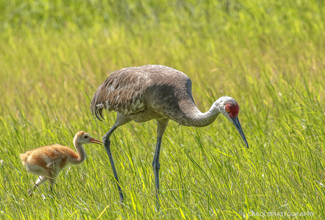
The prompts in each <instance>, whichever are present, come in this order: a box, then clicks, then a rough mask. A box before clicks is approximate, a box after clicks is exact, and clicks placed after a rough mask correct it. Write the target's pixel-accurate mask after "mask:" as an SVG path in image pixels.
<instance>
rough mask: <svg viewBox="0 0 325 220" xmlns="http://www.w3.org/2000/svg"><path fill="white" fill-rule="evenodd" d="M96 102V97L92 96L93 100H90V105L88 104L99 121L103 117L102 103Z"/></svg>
mask: <svg viewBox="0 0 325 220" xmlns="http://www.w3.org/2000/svg"><path fill="white" fill-rule="evenodd" d="M96 102H97V100H96V98H93V100H92V101H91V105H90V109H91V113H92V114H93V115H94V116H96V118H97V119H98V120H99V121H102V120H104V117H103V109H104V105H103V104H97V103H96Z"/></svg>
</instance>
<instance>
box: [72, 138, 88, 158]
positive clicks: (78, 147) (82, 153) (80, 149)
mask: <svg viewBox="0 0 325 220" xmlns="http://www.w3.org/2000/svg"><path fill="white" fill-rule="evenodd" d="M73 144H74V147H75V148H76V150H77V152H78V157H77V158H74V159H72V160H71V161H70V163H72V164H80V163H82V162H84V161H85V159H86V156H87V155H86V151H85V148H83V146H82V144H80V143H78V142H77V138H76V137H75V138H74V139H73Z"/></svg>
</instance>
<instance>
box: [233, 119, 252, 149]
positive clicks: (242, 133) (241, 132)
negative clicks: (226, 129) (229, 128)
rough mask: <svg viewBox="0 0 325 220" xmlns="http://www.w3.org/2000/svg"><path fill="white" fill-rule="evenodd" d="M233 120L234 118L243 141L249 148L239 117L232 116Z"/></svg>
mask: <svg viewBox="0 0 325 220" xmlns="http://www.w3.org/2000/svg"><path fill="white" fill-rule="evenodd" d="M231 120H232V122H233V124H234V125H235V127H236V129H237V131H238V132H239V134H240V136H241V137H242V138H243V141H244V142H245V144H246V147H247V148H249V147H248V143H247V140H246V137H245V135H244V132H243V129H242V128H241V125H240V123H239V120H238V117H233V118H231Z"/></svg>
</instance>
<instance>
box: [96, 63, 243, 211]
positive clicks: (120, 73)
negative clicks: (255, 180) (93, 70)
mask: <svg viewBox="0 0 325 220" xmlns="http://www.w3.org/2000/svg"><path fill="white" fill-rule="evenodd" d="M103 109H107V110H108V111H111V110H114V111H116V112H117V118H116V121H115V124H114V125H113V127H112V128H111V129H110V130H109V131H108V132H107V133H106V134H105V135H104V136H103V142H104V146H105V149H106V151H107V154H108V157H109V160H110V163H111V166H112V169H113V173H114V177H115V180H116V181H117V187H118V190H119V195H120V201H121V202H123V193H122V190H121V187H120V184H119V180H118V176H117V172H116V169H115V165H114V161H113V157H112V154H111V149H110V140H109V138H110V136H111V135H112V133H113V132H114V130H115V129H116V128H117V127H119V126H121V125H123V124H126V123H128V122H130V121H132V120H133V121H136V122H139V123H141V122H145V121H149V120H152V119H155V120H156V121H157V143H156V151H155V155H154V159H153V162H152V166H153V170H154V175H155V184H156V185H155V188H156V197H157V205H158V207H159V199H158V191H159V169H160V163H159V152H160V146H161V139H162V136H163V134H164V132H165V129H166V127H167V124H168V121H169V120H174V121H175V122H177V123H179V124H180V125H186V126H194V127H203V126H207V125H209V124H211V123H212V122H213V121H214V120H215V119H216V118H217V116H218V115H219V113H222V114H223V115H224V116H225V117H226V118H227V119H228V120H229V121H230V122H231V123H232V124H233V125H235V127H236V129H237V130H238V132H239V134H240V135H241V137H242V138H243V140H244V142H245V144H246V146H247V147H248V143H247V141H246V138H245V135H244V132H243V130H242V128H241V125H240V123H239V120H238V117H237V115H238V111H239V106H238V104H237V102H236V101H235V100H234V99H233V98H231V97H228V96H223V97H221V98H219V99H218V100H217V101H215V102H214V103H213V104H212V106H211V108H210V109H209V111H207V112H205V113H202V112H201V111H200V110H199V109H198V108H197V107H196V105H195V103H194V100H193V97H192V82H191V80H190V78H189V77H188V76H187V75H185V74H184V73H182V72H180V71H178V70H175V69H173V68H170V67H167V66H162V65H146V66H140V67H129V68H124V69H121V70H117V71H115V72H113V73H111V74H110V75H109V76H108V78H107V79H106V80H105V81H104V82H103V83H102V84H101V85H100V86H99V87H98V89H97V91H96V93H95V94H94V96H93V98H92V101H91V111H92V113H93V115H96V117H97V118H98V119H99V120H102V119H103V115H102V111H103Z"/></svg>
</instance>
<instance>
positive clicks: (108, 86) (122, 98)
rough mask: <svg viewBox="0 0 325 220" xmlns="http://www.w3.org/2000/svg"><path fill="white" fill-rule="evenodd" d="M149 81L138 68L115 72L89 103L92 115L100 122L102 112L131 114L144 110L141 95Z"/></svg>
mask: <svg viewBox="0 0 325 220" xmlns="http://www.w3.org/2000/svg"><path fill="white" fill-rule="evenodd" d="M149 84H150V79H148V77H147V74H145V73H144V72H142V70H141V69H140V68H124V69H121V70H118V71H115V72H113V73H111V74H110V75H109V77H108V78H107V79H106V80H105V81H104V82H103V83H102V84H101V85H100V86H99V87H98V89H97V91H96V93H95V94H94V96H93V99H92V101H91V110H92V113H93V115H96V117H97V118H98V119H99V120H101V118H103V116H102V111H103V109H107V110H108V111H112V110H113V111H117V112H120V113H123V114H132V113H136V112H139V111H142V110H143V109H144V108H145V103H144V101H143V96H142V94H143V93H144V92H145V90H146V89H147V88H148V86H149Z"/></svg>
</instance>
